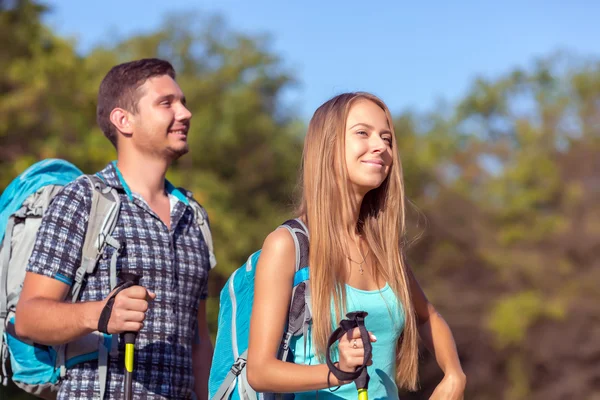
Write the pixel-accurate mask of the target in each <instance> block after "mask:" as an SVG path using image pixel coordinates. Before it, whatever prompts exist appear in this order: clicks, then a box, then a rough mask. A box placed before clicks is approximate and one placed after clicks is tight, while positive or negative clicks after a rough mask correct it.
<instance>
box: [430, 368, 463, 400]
mask: <svg viewBox="0 0 600 400" xmlns="http://www.w3.org/2000/svg"><path fill="white" fill-rule="evenodd" d="M466 384H467V378H466V377H465V374H464V373H461V374H449V375H446V376H444V379H442V381H441V382H440V383H439V385H437V387H436V388H435V390H434V391H433V393H432V394H431V397H430V398H429V400H463V399H464V394H465V386H466Z"/></svg>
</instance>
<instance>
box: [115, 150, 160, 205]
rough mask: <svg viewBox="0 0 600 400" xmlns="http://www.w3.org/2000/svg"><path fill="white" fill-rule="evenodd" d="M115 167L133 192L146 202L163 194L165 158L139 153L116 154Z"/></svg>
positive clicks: (150, 201) (152, 200)
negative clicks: (132, 154)
mask: <svg viewBox="0 0 600 400" xmlns="http://www.w3.org/2000/svg"><path fill="white" fill-rule="evenodd" d="M117 167H118V168H119V171H120V172H121V175H122V176H123V179H125V182H126V183H127V185H128V186H129V189H130V190H131V191H132V192H133V193H137V194H139V195H140V196H142V198H144V200H146V201H147V202H148V203H153V202H154V201H155V200H157V199H159V198H161V197H162V196H164V195H165V176H166V174H167V169H168V168H169V163H168V162H167V161H165V160H160V159H156V158H150V157H143V156H140V155H135V156H131V155H129V156H125V155H122V154H119V155H118V160H117Z"/></svg>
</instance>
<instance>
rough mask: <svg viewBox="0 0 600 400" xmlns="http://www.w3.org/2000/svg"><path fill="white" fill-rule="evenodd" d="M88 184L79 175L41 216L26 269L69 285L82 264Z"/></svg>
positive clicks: (87, 209) (88, 193)
mask: <svg viewBox="0 0 600 400" xmlns="http://www.w3.org/2000/svg"><path fill="white" fill-rule="evenodd" d="M91 190H92V189H91V187H90V185H89V184H88V183H87V182H86V181H85V180H84V179H82V178H80V179H77V180H76V181H74V182H71V183H69V184H67V185H66V186H65V187H64V188H63V189H62V190H61V191H60V192H59V193H58V194H57V195H56V196H55V197H54V198H53V199H52V202H51V203H50V205H49V207H48V209H47V210H46V212H45V213H44V216H43V217H42V222H41V225H40V228H39V229H38V233H37V237H36V240H35V245H34V247H33V252H32V253H31V257H30V258H29V263H28V266H27V271H28V272H33V273H36V274H40V275H44V276H48V277H50V278H54V279H58V280H59V281H61V282H64V283H66V284H67V285H71V284H72V283H73V278H74V276H75V272H76V271H77V268H79V266H80V264H81V253H82V248H83V244H84V240H85V231H86V229H87V224H88V218H89V213H90V207H91V198H90V196H91Z"/></svg>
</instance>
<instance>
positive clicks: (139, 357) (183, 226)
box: [27, 163, 210, 400]
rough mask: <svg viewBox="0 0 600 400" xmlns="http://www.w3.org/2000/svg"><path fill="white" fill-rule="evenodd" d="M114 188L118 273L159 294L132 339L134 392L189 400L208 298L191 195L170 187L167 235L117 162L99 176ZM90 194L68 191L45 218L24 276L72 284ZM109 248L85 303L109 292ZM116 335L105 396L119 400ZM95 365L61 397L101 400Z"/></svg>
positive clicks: (75, 187) (70, 374)
mask: <svg viewBox="0 0 600 400" xmlns="http://www.w3.org/2000/svg"><path fill="white" fill-rule="evenodd" d="M99 176H100V177H101V178H102V179H103V180H104V182H106V183H107V184H108V185H109V186H112V187H114V188H116V189H117V190H118V193H119V195H120V198H121V202H122V203H121V211H120V214H119V220H118V223H117V226H116V228H115V230H114V232H113V237H114V238H115V239H117V240H118V241H119V242H121V245H122V252H121V254H120V256H119V257H118V262H117V274H118V272H119V271H120V270H121V269H122V268H125V269H127V270H129V271H130V272H134V273H136V274H138V275H141V276H142V278H141V280H140V285H142V286H144V287H146V288H148V289H149V290H150V291H152V292H154V293H156V299H155V300H154V301H152V302H151V303H150V307H149V310H148V312H147V313H146V320H145V321H144V327H143V328H142V330H141V331H140V332H139V335H138V336H137V340H136V351H135V356H136V360H135V371H134V376H133V391H134V392H133V393H134V397H135V398H143V399H162V398H168V399H190V398H194V397H195V396H194V376H193V371H192V342H193V341H194V337H195V331H196V328H197V311H198V306H199V301H200V300H203V299H206V297H207V291H208V288H207V280H208V272H209V270H210V264H209V258H208V247H207V245H206V243H205V241H204V239H203V237H202V233H201V231H200V228H199V226H198V225H197V224H196V223H195V222H194V212H193V209H192V208H191V207H190V206H189V202H190V201H195V200H193V199H192V197H191V193H189V192H185V193H184V192H182V191H180V190H178V189H175V188H174V187H173V186H172V185H170V184H169V183H168V182H167V191H168V192H169V195H170V198H171V204H172V205H171V229H170V230H169V229H167V226H166V225H165V224H164V223H163V222H162V221H161V220H160V218H159V217H158V216H157V215H156V214H155V213H154V212H153V211H152V210H151V209H150V207H149V206H148V204H147V203H146V202H145V201H144V200H143V199H142V198H141V197H140V196H138V195H136V194H133V193H131V191H130V190H129V187H128V186H127V184H126V182H125V181H124V180H123V178H122V176H121V174H120V172H119V171H118V169H117V167H116V163H111V164H109V165H108V166H107V167H106V168H105V169H104V170H102V171H101V172H100V173H99ZM91 190H92V189H91V188H90V186H89V184H88V182H87V181H86V180H85V179H84V178H79V179H77V180H76V181H75V182H72V183H70V184H68V185H67V186H65V187H64V188H63V190H62V191H61V192H60V193H59V194H58V195H57V196H56V197H55V198H54V199H53V202H52V204H51V206H50V207H49V209H48V211H47V212H46V214H45V215H44V217H43V220H42V225H41V228H40V230H39V232H38V236H37V240H36V243H35V247H34V251H33V253H32V256H31V259H30V261H29V266H28V269H27V270H28V271H30V272H34V273H38V274H42V275H45V276H49V277H52V278H55V279H58V280H60V281H63V282H65V283H67V284H69V285H70V284H72V282H73V278H74V275H75V271H76V270H77V268H78V267H79V265H80V257H81V248H82V247H83V240H84V235H85V230H86V227H87V222H88V217H89V212H90V206H91V195H92V193H91ZM112 251H114V249H113V248H111V247H110V246H107V247H106V250H105V254H103V255H102V256H101V259H100V262H99V263H98V265H97V267H96V270H95V272H94V273H93V274H91V275H89V276H88V278H87V283H86V285H84V287H83V289H82V292H81V300H82V301H99V300H103V299H105V298H106V297H107V296H108V294H109V292H110V283H109V272H108V271H109V265H110V258H111V255H112ZM113 337H114V338H116V337H118V350H119V351H118V355H116V354H114V355H111V357H110V360H109V367H108V378H107V384H106V398H110V399H117V398H122V397H123V391H124V385H123V382H124V379H123V378H124V373H123V370H124V367H123V365H124V342H123V336H122V335H113ZM97 365H98V364H97V361H90V362H83V363H80V364H77V365H75V366H73V367H72V368H70V369H68V370H67V375H66V377H65V379H64V380H63V382H62V384H61V387H60V391H59V395H58V398H59V399H70V400H72V399H91V398H94V397H95V398H98V394H99V388H100V386H99V381H98V368H97Z"/></svg>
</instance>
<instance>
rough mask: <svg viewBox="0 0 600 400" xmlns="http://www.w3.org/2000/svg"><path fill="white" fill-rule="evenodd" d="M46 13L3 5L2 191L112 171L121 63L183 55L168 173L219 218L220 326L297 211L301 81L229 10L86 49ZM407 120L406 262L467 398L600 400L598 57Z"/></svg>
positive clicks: (24, 3)
mask: <svg viewBox="0 0 600 400" xmlns="http://www.w3.org/2000/svg"><path fill="white" fill-rule="evenodd" d="M45 11H46V9H45V7H44V6H42V5H40V4H38V3H37V2H35V1H30V0H17V1H2V2H0V41H1V42H2V43H3V46H2V48H1V49H0V52H1V55H2V57H0V68H1V70H0V72H1V73H0V89H1V91H0V188H4V187H6V185H7V184H8V183H9V182H10V181H11V180H12V179H13V178H14V177H15V176H17V175H18V174H19V173H21V172H22V171H23V170H24V169H25V168H26V167H27V166H29V165H30V164H31V163H33V162H35V161H37V160H40V159H43V158H48V157H59V158H65V159H68V160H70V161H72V162H74V163H75V164H77V165H78V166H79V167H80V168H81V169H82V170H83V171H85V172H89V173H91V172H94V171H96V170H99V169H101V168H102V167H103V166H104V165H105V164H106V163H107V162H108V161H110V160H112V159H114V158H115V153H114V149H113V148H112V146H111V145H110V143H109V142H108V140H106V139H105V138H104V137H103V135H102V133H101V132H100V130H99V128H98V127H97V126H96V123H95V102H96V93H97V89H98V85H99V83H100V80H101V79H102V77H103V76H104V74H105V73H106V72H107V71H108V69H109V68H110V67H111V66H113V65H115V64H117V63H119V62H123V61H127V60H131V59H135V58H141V57H153V56H157V57H162V58H166V59H168V60H170V61H171V62H172V63H173V64H174V65H175V66H176V69H177V71H178V78H177V79H178V82H179V84H180V85H181V87H182V88H183V90H184V92H185V94H186V97H187V100H188V104H189V105H190V107H191V111H192V112H193V115H194V116H193V119H192V127H191V130H190V135H189V141H190V148H191V151H190V154H188V155H187V156H185V157H183V158H182V159H181V160H179V161H178V162H177V163H176V165H174V167H173V169H172V171H171V172H170V174H169V179H170V180H171V181H173V182H174V183H175V184H177V185H181V186H184V187H186V188H188V189H190V190H192V191H193V192H194V194H195V196H196V197H197V198H198V200H199V201H200V202H201V203H202V204H203V205H205V206H206V208H207V209H208V212H209V215H210V218H211V224H212V227H213V231H214V240H215V244H216V251H217V258H218V259H219V265H218V267H217V269H215V270H214V272H213V273H212V275H211V281H210V299H209V320H210V328H211V330H212V332H213V333H214V332H215V329H216V318H217V313H218V295H219V291H220V289H221V288H222V287H223V284H224V282H225V280H226V279H227V278H228V277H229V275H230V274H231V272H232V271H233V270H234V269H235V268H237V267H238V266H239V265H240V264H241V263H243V262H244V261H245V259H246V257H247V256H248V255H249V254H250V253H251V252H252V251H254V250H255V249H257V248H259V247H260V246H261V243H262V240H263V239H264V237H265V236H266V234H267V233H268V232H269V231H271V230H272V229H273V228H274V227H275V226H277V225H278V224H279V223H281V222H282V221H283V220H285V219H286V218H288V217H290V216H291V215H292V209H293V205H294V200H295V194H296V191H295V189H296V179H297V173H298V169H299V163H300V155H301V147H302V139H303V133H304V131H305V128H306V124H305V123H304V122H302V121H300V120H299V119H298V118H297V116H296V114H295V113H294V110H287V109H285V108H284V107H283V106H282V104H283V103H282V101H281V94H282V93H283V91H284V90H286V89H287V88H288V87H290V86H291V85H293V84H294V83H295V80H294V76H293V75H292V74H291V73H290V72H289V71H287V70H286V69H285V68H284V67H283V64H282V60H281V59H280V58H279V57H278V56H277V55H276V54H274V53H273V52H272V51H271V49H270V46H269V38H268V37H267V36H264V37H260V36H249V35H246V34H243V33H240V32H236V31H235V30H232V29H230V28H229V27H228V26H227V25H226V23H225V21H224V20H223V19H222V18H220V17H215V16H207V15H198V14H197V15H174V16H170V17H168V18H166V19H165V22H164V24H163V26H162V27H161V29H160V30H158V31H156V32H154V33H150V34H147V35H142V36H136V37H131V38H128V39H126V40H124V41H122V42H119V43H116V44H115V45H113V46H110V47H99V48H96V49H94V50H93V51H91V52H90V53H89V54H85V55H80V54H78V53H77V52H76V51H75V49H74V42H73V41H71V40H69V39H66V38H63V37H60V36H58V35H56V34H55V33H54V32H52V31H51V30H50V29H49V28H48V27H47V26H45V25H44V24H43V23H42V22H41V19H40V18H41V16H42V15H43V13H44V12H45ZM323 100H326V99H323ZM394 124H395V128H396V133H397V137H398V142H399V149H400V153H401V157H402V161H403V168H404V173H405V182H406V188H407V193H408V195H409V197H410V200H411V206H410V207H409V222H410V227H409V233H410V239H414V240H411V241H410V244H411V247H410V249H409V258H410V260H411V264H412V265H413V268H414V269H415V271H416V274H417V276H418V277H419V279H420V281H421V283H422V285H423V286H424V288H425V290H426V292H427V294H428V296H429V298H430V300H431V301H432V302H433V303H434V304H435V305H436V306H437V308H438V309H439V310H440V311H441V312H442V314H443V315H444V316H445V317H446V319H447V320H448V321H449V323H450V325H451V327H452V328H453V331H454V334H455V337H456V339H457V343H458V347H459V352H460V355H461V358H462V361H463V365H464V368H465V371H466V373H467V376H468V392H467V397H466V398H476V399H510V400H514V399H517V400H518V399H563V398H577V399H588V398H589V399H592V398H595V397H594V396H598V395H599V394H600V383H599V382H600V370H599V369H598V368H597V365H598V355H599V354H600V342H599V341H598V340H597V338H598V335H599V333H600V314H599V312H598V307H597V306H596V304H597V303H598V301H599V300H600V294H599V293H600V291H598V290H597V287H596V286H597V282H599V281H600V261H599V260H600V257H598V256H599V255H600V239H599V238H600V63H599V62H598V61H597V60H582V59H581V58H578V57H574V56H572V55H569V54H558V55H553V56H550V57H547V58H544V59H541V60H538V61H537V62H536V63H535V64H534V65H533V66H532V67H531V68H528V69H517V70H514V71H511V72H508V73H507V74H506V75H505V76H502V77H499V78H497V79H493V80H491V79H486V78H478V79H475V80H474V82H473V85H472V87H471V89H470V91H469V92H468V93H467V94H466V95H465V96H464V98H463V99H462V100H461V101H460V102H459V103H458V104H457V105H456V106H455V107H453V108H452V109H450V110H436V111H433V112H431V113H430V114H427V115H418V114H415V113H410V112H405V113H403V114H400V115H396V116H395V120H394ZM416 239H418V240H416ZM421 371H422V374H421V376H422V390H421V392H419V393H417V394H407V395H406V397H403V398H409V399H410V398H424V396H425V395H426V394H427V393H430V392H431V390H432V388H433V387H434V386H435V384H436V383H437V381H439V379H440V377H441V372H440V371H439V369H438V368H437V367H436V366H435V363H434V361H433V359H432V357H430V356H428V355H424V358H423V365H422V370H421ZM0 393H1V394H8V395H9V398H15V399H17V398H19V397H17V396H23V397H22V398H25V396H24V395H21V394H18V392H17V391H16V390H15V389H14V388H12V389H10V390H9V391H8V392H6V389H0Z"/></svg>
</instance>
